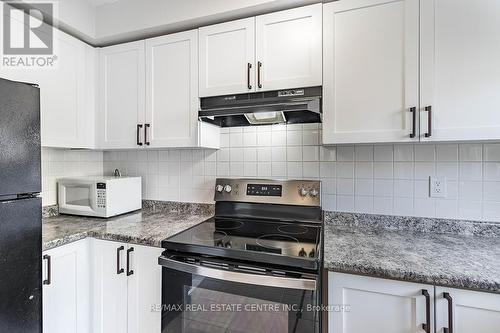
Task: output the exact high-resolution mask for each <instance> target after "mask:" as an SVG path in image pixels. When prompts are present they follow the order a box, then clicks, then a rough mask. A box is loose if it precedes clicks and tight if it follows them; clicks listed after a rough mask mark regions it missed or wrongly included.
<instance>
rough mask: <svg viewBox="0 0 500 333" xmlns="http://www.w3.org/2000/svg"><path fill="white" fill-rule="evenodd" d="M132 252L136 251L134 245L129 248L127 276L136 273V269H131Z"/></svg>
mask: <svg viewBox="0 0 500 333" xmlns="http://www.w3.org/2000/svg"><path fill="white" fill-rule="evenodd" d="M130 252H134V248H133V247H131V248H130V249H128V250H127V276H130V275H132V274H134V270H133V269H130Z"/></svg>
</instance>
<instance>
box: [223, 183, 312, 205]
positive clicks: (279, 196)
mask: <svg viewBox="0 0 500 333" xmlns="http://www.w3.org/2000/svg"><path fill="white" fill-rule="evenodd" d="M320 193H321V182H320V181H314V180H283V181H278V180H264V179H230V178H218V179H217V181H216V184H215V197H214V200H215V201H233V202H249V203H269V204H283V205H302V206H314V207H319V206H321V198H320V196H321V195H320Z"/></svg>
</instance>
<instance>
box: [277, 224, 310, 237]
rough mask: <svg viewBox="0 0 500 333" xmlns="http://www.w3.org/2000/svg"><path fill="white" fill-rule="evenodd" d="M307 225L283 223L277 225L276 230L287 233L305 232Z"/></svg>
mask: <svg viewBox="0 0 500 333" xmlns="http://www.w3.org/2000/svg"><path fill="white" fill-rule="evenodd" d="M307 230H308V229H307V227H304V226H302V225H293V224H285V225H280V226H279V227H278V231H279V232H282V233H284V234H288V235H303V234H307Z"/></svg>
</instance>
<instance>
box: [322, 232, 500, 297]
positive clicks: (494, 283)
mask: <svg viewBox="0 0 500 333" xmlns="http://www.w3.org/2000/svg"><path fill="white" fill-rule="evenodd" d="M324 244H325V253H324V257H325V258H324V260H325V268H326V269H329V270H332V271H337V272H344V273H350V274H362V275H369V276H374V277H381V278H390V279H397V280H403V281H411V282H418V283H427V284H436V285H440V286H447V287H454V288H465V289H474V290H479V291H487V292H494V293H500V237H498V236H497V235H493V236H491V237H486V236H477V235H464V234H453V233H426V232H419V231H411V230H387V229H382V228H365V227H353V226H352V225H349V226H347V225H332V224H326V225H325V240H324Z"/></svg>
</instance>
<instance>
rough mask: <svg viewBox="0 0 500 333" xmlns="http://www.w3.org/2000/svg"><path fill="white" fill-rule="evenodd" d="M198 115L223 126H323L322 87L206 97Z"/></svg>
mask: <svg viewBox="0 0 500 333" xmlns="http://www.w3.org/2000/svg"><path fill="white" fill-rule="evenodd" d="M198 115H199V118H200V120H202V121H206V122H208V123H211V124H214V125H217V126H220V127H235V126H255V125H271V124H302V123H321V87H310V88H299V89H287V90H276V91H266V92H256V93H248V94H238V95H226V96H216V97H204V98H201V109H200V111H199V113H198Z"/></svg>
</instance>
